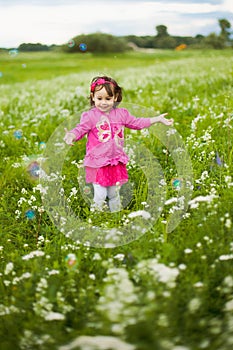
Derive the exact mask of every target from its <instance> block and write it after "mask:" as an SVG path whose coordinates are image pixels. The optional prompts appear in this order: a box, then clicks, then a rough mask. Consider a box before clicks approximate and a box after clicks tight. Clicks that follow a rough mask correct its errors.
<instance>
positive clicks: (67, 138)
mask: <svg viewBox="0 0 233 350" xmlns="http://www.w3.org/2000/svg"><path fill="white" fill-rule="evenodd" d="M65 132H66V134H65V137H64V139H63V140H64V141H65V143H66V144H67V145H69V146H73V145H74V140H75V134H73V133H72V132H69V131H68V130H67V129H66V128H65Z"/></svg>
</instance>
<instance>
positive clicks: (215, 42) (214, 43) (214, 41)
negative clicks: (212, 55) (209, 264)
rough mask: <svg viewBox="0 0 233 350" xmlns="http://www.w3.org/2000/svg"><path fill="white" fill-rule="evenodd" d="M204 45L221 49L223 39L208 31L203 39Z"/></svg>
mask: <svg viewBox="0 0 233 350" xmlns="http://www.w3.org/2000/svg"><path fill="white" fill-rule="evenodd" d="M203 43H204V46H206V47H209V48H213V49H223V48H224V46H225V45H224V41H223V40H222V38H221V36H219V35H217V34H215V33H210V34H209V35H208V36H207V37H205V39H204V40H203Z"/></svg>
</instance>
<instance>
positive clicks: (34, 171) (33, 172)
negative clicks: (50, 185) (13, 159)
mask: <svg viewBox="0 0 233 350" xmlns="http://www.w3.org/2000/svg"><path fill="white" fill-rule="evenodd" d="M27 172H28V173H29V175H30V176H31V177H32V178H33V179H38V178H39V175H40V164H39V163H38V162H37V161H33V162H31V163H30V164H29V165H28V167H27Z"/></svg>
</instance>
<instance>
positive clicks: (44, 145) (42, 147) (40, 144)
mask: <svg viewBox="0 0 233 350" xmlns="http://www.w3.org/2000/svg"><path fill="white" fill-rule="evenodd" d="M45 148H46V143H45V142H44V141H41V142H40V143H39V149H45Z"/></svg>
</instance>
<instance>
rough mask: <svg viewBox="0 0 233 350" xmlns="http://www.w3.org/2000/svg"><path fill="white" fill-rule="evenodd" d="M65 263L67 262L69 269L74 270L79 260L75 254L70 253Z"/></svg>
mask: <svg viewBox="0 0 233 350" xmlns="http://www.w3.org/2000/svg"><path fill="white" fill-rule="evenodd" d="M65 262H66V265H67V267H68V268H69V269H72V268H74V267H75V266H76V265H77V258H76V255H75V254H73V253H70V254H68V255H67V256H66V257H65Z"/></svg>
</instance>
